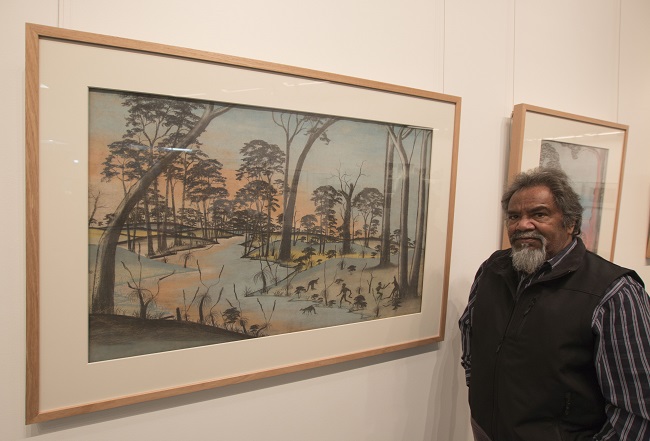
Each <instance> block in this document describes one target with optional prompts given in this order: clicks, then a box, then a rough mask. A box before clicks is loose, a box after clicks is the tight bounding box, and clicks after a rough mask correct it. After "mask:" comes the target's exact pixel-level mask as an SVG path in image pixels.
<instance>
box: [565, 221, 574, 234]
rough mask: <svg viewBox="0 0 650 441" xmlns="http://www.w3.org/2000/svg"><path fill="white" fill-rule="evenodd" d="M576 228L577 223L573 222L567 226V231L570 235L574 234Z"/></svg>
mask: <svg viewBox="0 0 650 441" xmlns="http://www.w3.org/2000/svg"><path fill="white" fill-rule="evenodd" d="M575 229H576V223H575V222H573V224H571V225H570V226H568V227H567V229H566V231H567V233H569V235H571V236H572V235H573V232H574V231H575Z"/></svg>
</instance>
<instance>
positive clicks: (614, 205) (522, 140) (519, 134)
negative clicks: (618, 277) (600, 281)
mask: <svg viewBox="0 0 650 441" xmlns="http://www.w3.org/2000/svg"><path fill="white" fill-rule="evenodd" d="M627 132H628V126H627V125H625V124H619V123H615V122H610V121H603V120H600V119H596V118H590V117H586V116H580V115H575V114H571V113H567V112H562V111H558V110H552V109H547V108H543V107H539V106H534V105H530V104H518V105H516V106H515V107H514V110H513V114H512V127H511V134H510V159H509V165H508V179H507V181H508V183H510V182H512V180H513V178H514V177H515V175H517V174H518V173H519V172H521V171H525V170H529V169H531V168H535V167H538V166H540V165H541V164H540V160H541V157H540V155H541V151H542V143H543V141H545V140H549V141H551V143H553V144H555V145H556V146H559V145H564V146H566V147H567V148H569V150H571V148H570V147H573V148H574V149H577V151H578V152H580V150H581V149H584V150H586V151H590V150H591V151H600V152H601V153H602V152H606V158H607V159H606V161H605V164H603V166H602V167H603V168H606V170H604V174H605V176H604V178H603V179H604V181H603V182H602V183H603V184H604V188H603V189H602V191H600V193H601V194H602V196H601V197H602V208H601V216H600V225H599V226H598V227H597V229H596V230H595V231H597V234H598V236H599V237H600V240H599V241H598V242H596V243H597V245H596V243H595V244H594V246H593V248H592V249H591V251H594V252H596V253H597V254H599V255H600V256H602V257H604V258H606V259H612V258H613V257H614V248H615V244H616V229H617V225H618V213H619V204H620V197H621V192H622V182H623V169H624V165H625V150H626V145H627ZM578 154H579V153H578ZM592 156H593V155H592ZM582 158H583V157H578V155H576V156H575V157H574V160H575V159H577V160H578V161H577V162H583V164H584V160H583V159H582ZM583 164H579V165H580V166H583ZM565 171H567V170H565ZM567 174H568V175H569V178H570V179H572V180H573V181H574V182H573V184H574V187H577V186H578V185H576V184H577V182H576V178H575V176H572V173H571V172H570V171H567ZM576 191H577V192H578V193H580V190H579V189H577V188H576ZM584 205H585V204H584V203H583V206H584ZM585 208H587V207H585ZM584 225H585V219H583V230H584V229H585V228H584ZM502 246H503V248H508V247H509V246H510V243H509V240H508V236H507V234H506V231H505V228H504V230H503V239H502ZM588 248H589V246H588Z"/></svg>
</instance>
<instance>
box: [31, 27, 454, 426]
mask: <svg viewBox="0 0 650 441" xmlns="http://www.w3.org/2000/svg"><path fill="white" fill-rule="evenodd" d="M27 51H28V52H27V67H26V72H27V81H26V85H27V86H26V88H27V176H28V179H27V207H28V216H27V221H28V223H27V233H28V249H27V258H28V266H27V272H28V274H27V276H28V281H27V285H28V293H27V309H28V311H27V313H28V329H27V341H28V348H27V349H28V359H27V422H28V423H34V422H39V421H45V420H50V419H53V418H60V417H65V416H70V415H76V414H81V413H85V412H90V411H95V410H101V409H108V408H112V407H116V406H121V405H125V404H131V403H137V402H142V401H147V400H152V399H156V398H162V397H167V396H172V395H177V394H181V393H188V392H192V391H197V390H203V389H207V388H212V387H217V386H222V385H226V384H233V383H238V382H242V381H247V380H253V379H257V378H263V377H268V376H271V375H278V374H282V373H288V372H293V371H297V370H300V369H307V368H312V367H317V366H323V365H327V364H332V363H337V362H342V361H347V360H352V359H357V358H361V357H366V356H371V355H376V354H381V353H385V352H389V351H395V350H399V349H406V348H410V347H415V346H419V345H424V344H428V343H432V342H435V341H440V340H442V339H443V337H444V323H445V320H444V317H445V311H446V299H447V287H448V277H449V257H450V256H449V255H450V250H451V235H452V234H451V233H452V231H451V229H452V225H453V207H454V194H455V180H456V161H457V147H458V131H459V119H460V99H459V98H457V97H452V96H448V95H441V94H437V93H434V92H428V91H422V90H415V89H409V88H405V87H400V86H395V85H389V84H383V83H377V82H372V81H368V80H362V79H358V78H351V77H345V76H340V75H335V74H329V73H325V72H318V71H312V70H307V69H301V68H295V67H289V66H283V65H277V64H271V63H265V62H261V61H256V60H249V59H242V58H237V57H231V56H225V55H220V54H213V53H208V52H201V51H195V50H189V49H183V48H176V47H170V46H163V45H158V44H154V43H146V42H141V41H135V40H127V39H121V38H115V37H108V36H103V35H96V34H88V33H82V32H76V31H69V30H64V29H56V28H50V27H44V26H38V25H28V26H27Z"/></svg>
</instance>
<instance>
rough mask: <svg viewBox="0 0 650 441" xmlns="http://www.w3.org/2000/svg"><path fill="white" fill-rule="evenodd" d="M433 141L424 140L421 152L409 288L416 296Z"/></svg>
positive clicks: (422, 248)
mask: <svg viewBox="0 0 650 441" xmlns="http://www.w3.org/2000/svg"><path fill="white" fill-rule="evenodd" d="M430 140H431V136H430V133H427V136H424V137H423V139H422V150H421V151H420V176H419V181H418V206H417V217H416V219H415V249H414V250H413V263H412V264H411V265H412V266H411V274H410V277H409V279H410V280H409V287H410V288H411V290H412V291H413V292H414V293H415V294H419V293H418V291H417V289H418V287H420V286H421V285H420V279H421V277H422V260H423V254H424V241H425V237H424V230H425V229H426V222H427V213H426V211H425V208H426V206H427V199H428V197H429V185H428V180H427V177H428V174H429V167H428V165H429V156H428V152H429V143H428V141H430Z"/></svg>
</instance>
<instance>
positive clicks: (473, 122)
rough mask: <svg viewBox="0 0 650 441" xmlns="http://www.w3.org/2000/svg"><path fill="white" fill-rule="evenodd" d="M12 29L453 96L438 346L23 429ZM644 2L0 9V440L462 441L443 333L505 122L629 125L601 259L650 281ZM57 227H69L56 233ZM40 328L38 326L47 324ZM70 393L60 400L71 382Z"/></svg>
mask: <svg viewBox="0 0 650 441" xmlns="http://www.w3.org/2000/svg"><path fill="white" fill-rule="evenodd" d="M26 22H32V23H39V24H44V25H50V26H61V27H65V28H70V29H77V30H82V31H88V32H95V33H104V34H109V35H115V36H121V37H128V38H135V39H141V40H147V41H154V42H159V43H167V44H172V45H176V46H184V47H191V48H196V49H203V50H209V51H213V52H219V53H224V54H231V55H237V56H242V57H249V58H254V59H259V60H264V61H270V62H276V63H283V64H289V65H295V66H300V67H305V68H311V69H317V70H323V71H329V72H334V73H337V74H344V75H351V76H357V77H361V78H366V79H371V80H376V81H383V82H388V83H395V84H399V85H402V86H409V87H415V88H420V89H428V90H433V91H436V92H442V93H447V94H451V95H457V96H460V97H462V100H463V101H462V115H461V123H460V150H459V158H458V159H459V160H458V182H457V194H456V207H455V222H454V239H453V240H454V242H453V249H452V259H451V274H450V290H449V300H448V311H447V335H446V338H445V340H444V341H443V342H441V343H439V344H437V345H432V346H429V347H423V348H418V349H414V350H407V351H402V352H398V353H394V354H388V355H383V356H378V357H373V358H367V359H363V360H358V361H355V362H348V363H343V364H339V365H335V366H329V367H325V368H318V369H314V370H309V371H303V372H299V373H296V374H289V375H285V376H281V377H276V378H268V379H264V380H258V381H254V382H249V383H245V384H240V385H234V386H228V387H223V388H219V389H215V390H210V391H204V392H200V393H195V394H190V395H186V396H180V397H174V398H170V399H164V400H159V401H154V402H150V403H143V404H138V405H133V406H128V407H123V408H119V409H113V410H107V411H102V412H98V413H94V414H87V415H82V416H77V417H71V418H66V419H62V420H57V421H51V422H47V423H41V424H36V425H31V426H25V425H24V404H25V403H24V394H25V387H24V376H25V374H24V372H25V350H26V348H25V280H24V279H25V239H24V237H25V215H24V210H25V202H24V200H25V190H24V180H25V172H24V164H25V154H24V108H25V107H24V98H23V96H24V25H25V23H26ZM648 22H650V5H649V4H648V2H647V0H618V1H615V0H572V1H570V2H567V1H565V0H549V1H545V2H537V1H517V0H494V1H491V2H476V1H467V0H448V1H444V0H404V1H402V2H398V3H396V2H394V1H387V0H374V1H369V0H358V1H349V0H330V1H329V2H319V3H316V2H304V1H298V0H279V1H276V2H269V1H267V0H249V1H240V2H233V1H223V0H182V1H171V0H167V1H156V0H141V1H130V0H114V1H111V2H105V1H98V0H58V1H57V0H4V1H2V2H0V36H1V37H2V44H1V45H0V60H1V62H0V80H1V82H0V91H1V93H0V97H2V99H1V101H0V128H1V133H2V134H3V140H2V141H3V142H2V148H3V151H4V157H3V158H4V160H3V161H0V180H1V183H2V186H3V188H5V191H4V192H2V194H1V195H0V206H2V207H3V210H2V216H0V231H2V237H3V240H2V242H1V243H2V244H3V248H4V252H3V253H0V280H1V281H2V285H1V286H2V291H1V293H2V295H3V300H4V301H3V306H4V307H3V309H2V311H3V314H2V319H1V320H0V335H1V336H2V338H1V339H0V354H1V356H0V373H2V375H1V376H0V439H1V440H23V439H30V438H35V439H39V440H48V441H55V440H56V441H62V440H65V441H70V440H84V441H87V440H111V441H112V440H153V439H155V440H178V439H183V440H185V439H232V440H248V439H266V440H286V441H293V440H313V441H319V440H323V441H324V440H328V441H329V440H355V441H357V440H369V441H370V440H372V441H420V440H436V441H467V440H470V439H471V435H470V431H469V425H468V418H469V414H468V410H467V405H466V398H467V393H466V388H465V385H464V378H463V372H462V370H461V368H460V365H459V363H458V359H459V356H460V337H459V333H458V330H457V326H456V322H457V320H458V318H459V316H460V314H461V312H462V310H463V308H464V307H465V304H466V297H467V292H468V290H469V287H470V285H471V282H472V278H473V276H474V272H475V271H476V269H477V267H478V265H479V264H480V263H481V261H482V260H483V259H485V258H486V257H487V256H488V255H489V254H490V253H491V252H492V251H493V250H494V249H496V248H497V247H498V246H499V245H500V234H501V214H500V211H499V199H500V194H501V191H502V189H503V185H504V178H505V174H506V166H507V158H508V151H509V150H508V149H509V145H508V144H509V118H510V113H511V111H512V107H513V105H514V104H518V103H521V102H525V103H528V104H534V105H538V106H543V107H548V108H552V109H557V110H562V111H565V112H571V113H577V114H581V115H586V116H590V117H595V118H599V119H605V120H610V121H615V122H620V123H624V124H629V125H630V133H629V140H628V152H627V161H626V166H625V175H624V182H623V196H622V200H621V216H620V219H619V225H618V231H617V242H616V253H615V259H614V260H615V261H616V262H617V263H620V264H622V265H625V266H628V267H631V268H633V269H635V270H636V271H637V272H639V274H640V275H641V276H642V277H643V278H644V279H645V280H646V281H648V282H650V269H649V267H648V261H647V260H646V259H645V245H646V240H647V234H648V224H649V216H650V173H649V172H648V167H649V165H650V28H649V27H648V26H647V23H648ZM61 222H65V219H64V218H63V217H62V219H61ZM44 313H47V311H44ZM70 387H74V385H73V384H71V385H70Z"/></svg>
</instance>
